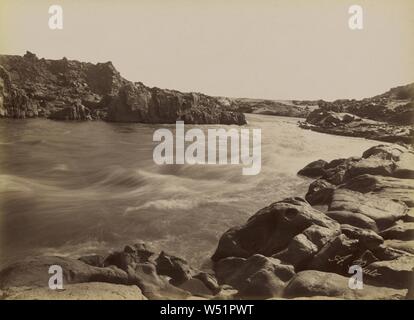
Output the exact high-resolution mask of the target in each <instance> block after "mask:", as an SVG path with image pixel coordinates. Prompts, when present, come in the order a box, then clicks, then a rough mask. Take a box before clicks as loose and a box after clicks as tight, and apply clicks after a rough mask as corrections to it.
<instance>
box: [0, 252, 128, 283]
mask: <svg viewBox="0 0 414 320" xmlns="http://www.w3.org/2000/svg"><path fill="white" fill-rule="evenodd" d="M52 265H58V266H60V267H61V268H62V272H63V284H64V285H66V284H71V283H81V282H109V283H117V284H126V283H127V282H128V275H127V273H126V272H125V271H123V270H121V269H119V268H116V267H114V266H112V267H106V268H98V267H93V266H90V265H88V264H86V263H84V262H82V261H80V260H76V259H71V258H65V257H56V256H39V257H32V258H27V259H24V260H22V261H19V262H17V263H14V264H12V265H10V266H9V267H7V268H5V269H3V270H2V271H1V272H0V288H8V287H21V286H28V287H45V286H48V282H49V278H50V277H51V274H49V268H50V266H52Z"/></svg>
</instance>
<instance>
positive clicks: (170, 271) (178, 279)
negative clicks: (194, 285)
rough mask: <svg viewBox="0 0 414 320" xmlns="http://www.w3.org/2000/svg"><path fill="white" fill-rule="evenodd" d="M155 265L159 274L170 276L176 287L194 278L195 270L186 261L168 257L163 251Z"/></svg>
mask: <svg viewBox="0 0 414 320" xmlns="http://www.w3.org/2000/svg"><path fill="white" fill-rule="evenodd" d="M155 263H156V265H157V273H158V274H160V275H166V276H169V277H170V278H171V281H172V283H173V284H175V285H179V284H182V283H183V282H185V281H187V280H189V279H191V278H192V274H193V270H192V269H191V267H190V266H189V265H188V263H187V261H185V260H184V259H181V258H178V257H175V256H172V255H168V254H166V253H165V252H164V251H162V252H161V253H160V255H159V256H158V257H157V259H156V260H155Z"/></svg>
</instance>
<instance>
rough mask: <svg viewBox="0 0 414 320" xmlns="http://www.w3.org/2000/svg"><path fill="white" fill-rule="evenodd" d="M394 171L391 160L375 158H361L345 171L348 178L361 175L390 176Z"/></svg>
mask: <svg viewBox="0 0 414 320" xmlns="http://www.w3.org/2000/svg"><path fill="white" fill-rule="evenodd" d="M394 169H395V163H394V161H392V160H384V159H381V158H377V157H370V158H363V159H361V160H359V161H358V162H354V163H353V164H352V165H351V166H350V168H349V169H348V171H347V175H348V178H352V177H356V176H359V175H361V174H372V175H381V176H391V175H392V174H393V172H394Z"/></svg>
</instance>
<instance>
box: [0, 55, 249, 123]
mask: <svg viewBox="0 0 414 320" xmlns="http://www.w3.org/2000/svg"><path fill="white" fill-rule="evenodd" d="M0 117H9V118H34V117H47V118H50V119H55V120H96V119H102V120H107V121H117V122H143V123H175V121H176V120H184V121H185V122H186V123H193V124H238V125H242V124H245V123H246V120H245V118H244V115H243V114H242V113H240V112H237V111H228V110H227V109H226V105H225V104H223V101H222V99H220V98H215V97H210V96H207V95H204V94H200V93H182V92H178V91H173V90H162V89H159V88H149V87H146V86H145V85H143V84H142V83H133V82H131V81H128V80H126V79H124V78H123V77H121V75H120V74H119V72H118V71H117V70H116V69H115V67H114V66H113V65H112V63H111V62H107V63H98V64H92V63H84V62H78V61H74V60H68V59H66V58H63V59H61V60H46V59H38V58H37V57H36V55H34V54H32V53H30V52H27V53H26V54H25V55H24V56H23V57H20V56H7V55H0Z"/></svg>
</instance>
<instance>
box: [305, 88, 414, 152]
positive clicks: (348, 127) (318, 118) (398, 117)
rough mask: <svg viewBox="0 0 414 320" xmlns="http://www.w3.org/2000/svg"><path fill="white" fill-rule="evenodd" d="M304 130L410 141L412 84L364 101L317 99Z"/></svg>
mask: <svg viewBox="0 0 414 320" xmlns="http://www.w3.org/2000/svg"><path fill="white" fill-rule="evenodd" d="M300 126H301V127H302V128H305V129H311V130H314V131H318V132H324V133H330V134H336V135H344V136H352V137H364V138H368V139H374V140H380V141H387V142H395V143H402V144H412V143H413V137H414V83H413V84H409V85H407V86H401V87H397V88H393V89H391V90H389V91H388V92H386V93H384V94H382V95H378V96H375V97H373V98H367V99H363V100H336V101H334V102H325V101H320V102H319V108H318V109H316V110H314V111H312V112H311V113H310V114H309V115H308V117H307V118H306V121H305V122H302V123H300Z"/></svg>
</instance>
